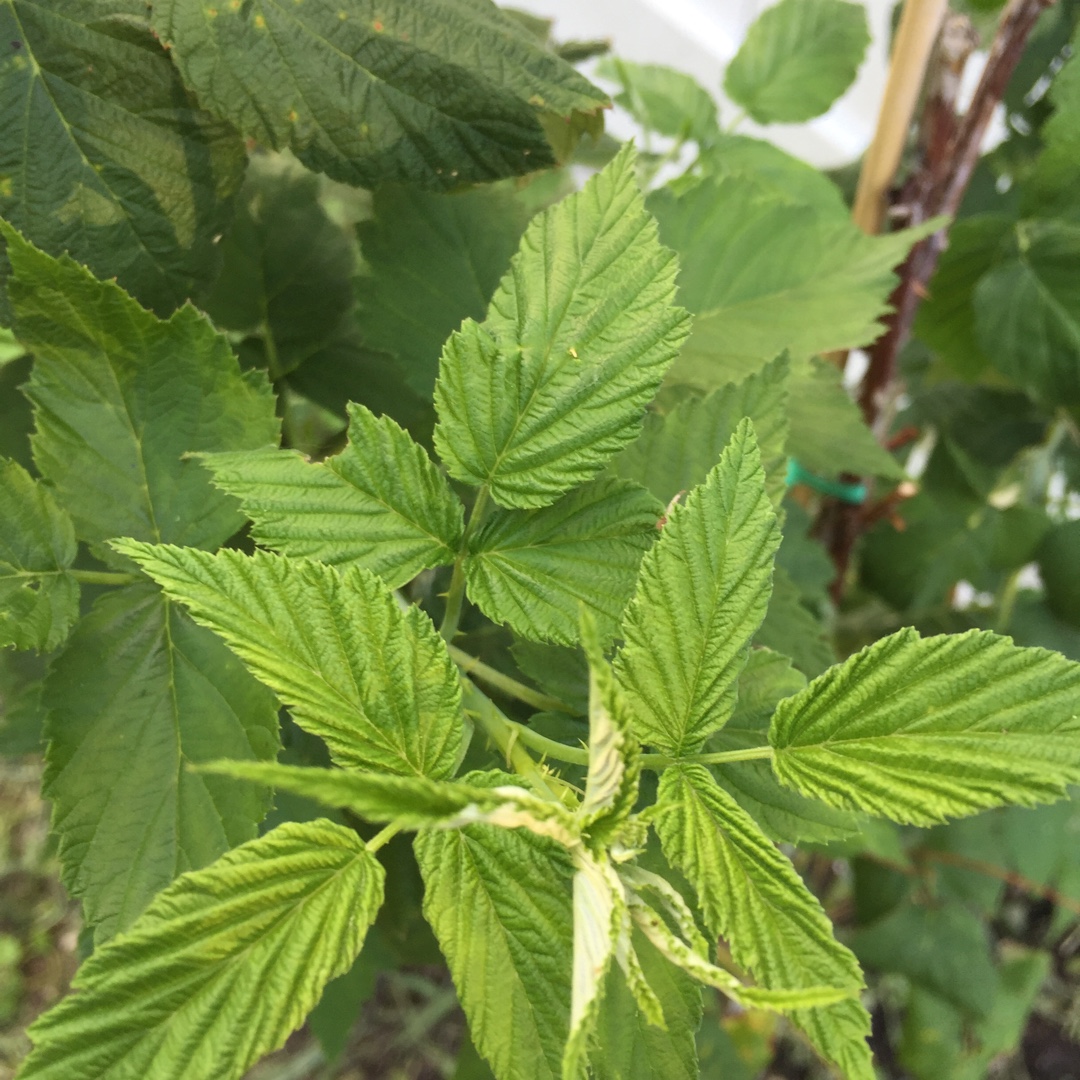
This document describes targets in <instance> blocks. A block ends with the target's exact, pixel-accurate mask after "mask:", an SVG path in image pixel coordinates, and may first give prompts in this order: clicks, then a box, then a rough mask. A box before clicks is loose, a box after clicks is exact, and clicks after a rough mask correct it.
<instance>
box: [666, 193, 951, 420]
mask: <svg viewBox="0 0 1080 1080" xmlns="http://www.w3.org/2000/svg"><path fill="white" fill-rule="evenodd" d="M648 208H649V210H650V211H652V213H654V214H655V215H656V218H657V221H658V222H659V224H660V237H661V239H662V240H663V242H664V243H665V244H668V245H669V246H670V247H672V248H674V249H675V251H676V252H677V253H678V256H679V266H680V271H679V300H680V302H681V303H683V304H685V305H686V306H687V307H688V308H689V309H690V310H691V311H692V312H694V314H695V316H696V318H695V320H694V332H693V334H692V335H691V337H690V340H689V341H687V343H686V346H685V347H684V349H683V350H682V353H681V354H680V357H679V359H678V361H677V362H676V363H675V366H674V368H673V369H672V372H671V379H672V380H675V381H680V382H687V383H692V384H693V385H695V386H698V387H700V388H701V389H703V390H712V389H714V388H715V387H717V386H723V385H724V383H726V382H731V381H736V380H738V379H742V378H744V377H745V376H746V375H747V374H749V373H750V372H751V371H754V370H757V368H759V367H760V366H761V364H762V362H763V361H764V360H767V359H769V360H771V359H772V358H773V357H774V356H778V355H779V354H780V353H782V352H783V351H784V350H785V349H788V350H789V351H790V353H791V357H792V360H793V362H794V361H799V360H802V359H805V358H806V357H809V356H812V355H814V354H815V353H822V352H829V351H830V350H833V349H842V348H855V347H857V346H860V345H865V344H867V343H869V342H871V341H873V340H875V339H876V338H877V337H878V335H879V334H880V333H881V326H880V324H879V323H878V322H877V320H878V319H879V318H880V317H881V316H882V315H884V314H885V313H886V312H887V311H888V309H889V308H888V299H889V294H890V293H891V292H892V290H893V286H894V285H895V284H896V276H895V274H894V273H893V268H894V267H896V266H897V265H899V264H900V263H901V262H903V260H904V256H905V255H906V254H907V251H908V249H909V248H910V247H911V245H912V244H914V243H915V241H916V240H918V239H920V238H921V237H922V236H924V235H927V234H928V233H930V232H933V231H934V230H935V229H937V228H940V226H941V221H940V220H937V219H935V220H934V221H932V222H929V223H927V225H926V226H925V227H923V228H920V229H907V230H904V231H903V232H896V233H890V234H889V235H887V236H867V235H866V234H865V233H864V232H862V230H861V229H859V228H858V227H857V226H855V225H854V224H852V222H851V221H850V219H849V218H846V217H843V216H841V215H838V214H836V213H835V211H831V210H821V209H815V208H814V207H812V206H806V205H796V204H793V203H791V202H790V200H789V199H787V198H784V197H776V196H771V197H770V196H767V195H763V194H762V191H761V187H760V185H758V184H757V183H755V182H754V181H753V179H752V178H748V177H746V176H727V177H719V178H714V177H706V178H704V179H702V180H701V181H699V182H698V183H696V184H694V185H692V186H689V187H686V188H683V187H680V188H679V189H678V190H674V189H671V188H662V189H660V190H659V191H656V192H653V193H652V194H651V195H650V196H649V200H648ZM789 390H790V392H791V400H792V401H793V402H795V401H797V400H798V394H797V393H795V392H794V389H793V388H791V387H789Z"/></svg>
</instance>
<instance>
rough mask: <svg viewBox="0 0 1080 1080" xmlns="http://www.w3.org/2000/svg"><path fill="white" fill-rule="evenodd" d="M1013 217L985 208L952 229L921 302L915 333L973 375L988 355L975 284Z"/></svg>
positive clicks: (958, 371) (997, 252) (950, 363)
mask: <svg viewBox="0 0 1080 1080" xmlns="http://www.w3.org/2000/svg"><path fill="white" fill-rule="evenodd" d="M1012 228H1013V222H1012V221H1011V220H1010V219H1009V218H1008V217H1006V216H1005V215H1003V214H980V215H979V216H978V217H973V218H967V219H965V220H962V221H958V222H956V224H955V225H953V226H952V227H951V228H950V229H949V245H948V247H947V248H946V249H945V250H944V251H943V252H942V254H941V262H940V263H939V264H938V268H937V270H936V271H935V273H934V277H933V283H932V288H931V291H930V295H929V296H928V297H927V298H926V299H925V300H924V301H923V302H922V303H921V304H920V305H919V308H918V312H917V313H916V316H915V333H916V334H917V336H918V337H919V338H920V339H921V340H922V341H925V342H926V344H927V345H929V346H930V347H931V348H932V349H933V350H934V352H935V353H936V354H937V356H938V357H939V358H940V359H941V360H943V361H944V362H945V363H946V364H947V365H948V366H949V368H950V369H951V370H952V371H954V372H956V374H958V375H960V376H961V377H964V378H973V377H974V376H976V375H978V374H979V372H980V371H982V370H983V369H984V368H985V367H986V366H987V364H989V362H990V361H989V359H988V358H987V356H986V354H985V353H984V352H983V350H982V348H981V347H980V345H979V339H978V336H977V334H976V330H975V305H974V293H975V287H976V286H977V285H978V283H979V281H980V280H981V278H982V277H983V275H984V274H985V273H986V272H987V271H988V270H990V269H991V268H992V267H993V266H994V264H995V263H996V262H997V261H998V259H999V258H1000V253H1001V248H1002V244H1003V243H1004V242H1005V240H1006V239H1007V238H1008V236H1009V234H1010V233H1011V232H1012Z"/></svg>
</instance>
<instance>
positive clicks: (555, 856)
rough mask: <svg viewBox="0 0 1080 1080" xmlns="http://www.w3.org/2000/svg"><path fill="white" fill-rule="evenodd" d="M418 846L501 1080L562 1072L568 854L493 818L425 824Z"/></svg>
mask: <svg viewBox="0 0 1080 1080" xmlns="http://www.w3.org/2000/svg"><path fill="white" fill-rule="evenodd" d="M466 779H470V778H469V777H466ZM506 779H507V780H509V779H510V778H506ZM415 846H416V856H417V860H418V862H419V863H420V872H421V874H422V875H423V877H424V886H425V894H424V914H425V915H426V916H427V919H428V921H429V922H430V923H431V926H432V929H433V930H434V931H435V935H436V937H437V938H438V939H439V944H440V946H441V947H442V950H443V952H444V954H445V955H446V959H447V962H448V963H449V965H450V972H451V974H452V975H453V977H454V985H455V986H456V987H457V991H458V995H459V997H460V998H461V1003H462V1006H463V1007H464V1009H465V1015H466V1017H467V1019H468V1021H469V1030H470V1032H471V1033H472V1037H473V1041H474V1042H475V1043H476V1046H477V1048H478V1049H479V1051H480V1052H481V1054H483V1055H484V1057H485V1058H486V1059H487V1060H488V1062H489V1063H490V1064H491V1066H492V1068H493V1069H494V1071H495V1074H496V1075H497V1076H498V1077H499V1078H500V1080H557V1078H558V1077H559V1076H560V1071H561V1060H562V1052H563V1045H564V1043H565V1042H566V1036H567V1032H568V1030H569V1022H570V967H571V959H572V948H573V912H572V908H571V901H570V888H569V877H570V874H571V865H570V859H569V855H568V854H567V852H566V851H565V850H563V849H562V848H561V847H559V846H558V845H557V844H555V843H553V842H552V841H550V840H545V839H543V838H541V837H537V836H534V835H533V834H532V833H529V832H526V831H524V830H520V829H519V830H516V831H513V832H511V831H508V830H505V829H497V828H494V827H492V826H490V825H472V826H470V827H469V828H467V829H462V830H460V831H457V832H428V833H424V834H422V835H421V836H419V837H417V839H416V845H415Z"/></svg>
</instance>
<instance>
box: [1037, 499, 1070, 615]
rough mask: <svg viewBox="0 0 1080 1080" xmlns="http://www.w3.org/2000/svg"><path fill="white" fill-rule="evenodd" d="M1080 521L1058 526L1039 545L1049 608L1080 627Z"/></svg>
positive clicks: (1065, 522)
mask: <svg viewBox="0 0 1080 1080" xmlns="http://www.w3.org/2000/svg"><path fill="white" fill-rule="evenodd" d="M1078 554H1080V521H1076V520H1071V521H1063V522H1061V523H1060V524H1057V525H1054V526H1053V527H1052V528H1051V529H1050V530H1049V531H1048V532H1047V533H1046V535H1045V537H1043V540H1042V543H1041V544H1040V545H1039V550H1038V559H1039V574H1040V576H1041V577H1042V581H1043V586H1044V588H1045V596H1046V606H1047V607H1048V608H1049V609H1050V610H1051V611H1052V612H1053V613H1054V614H1055V615H1056V616H1057V617H1058V618H1059V619H1061V620H1063V621H1064V622H1066V623H1068V624H1069V625H1070V626H1075V627H1080V565H1078V560H1077V555H1078Z"/></svg>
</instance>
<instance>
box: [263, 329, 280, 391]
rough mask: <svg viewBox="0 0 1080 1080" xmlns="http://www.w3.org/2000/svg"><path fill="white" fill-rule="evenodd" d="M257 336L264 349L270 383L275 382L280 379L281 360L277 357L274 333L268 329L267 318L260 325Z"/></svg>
mask: <svg viewBox="0 0 1080 1080" xmlns="http://www.w3.org/2000/svg"><path fill="white" fill-rule="evenodd" d="M259 336H260V337H261V338H262V341H263V347H264V348H265V349H266V366H267V368H268V369H269V371H270V381H271V382H277V380H278V379H280V378H281V358H280V357H279V356H278V347H277V342H276V341H275V340H274V331H273V330H271V329H270V320H269V319H268V318H264V319H263V321H262V323H261V324H260V326H259Z"/></svg>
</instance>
